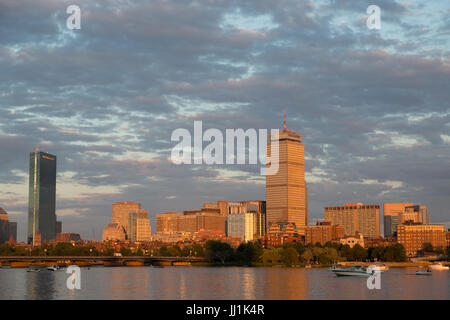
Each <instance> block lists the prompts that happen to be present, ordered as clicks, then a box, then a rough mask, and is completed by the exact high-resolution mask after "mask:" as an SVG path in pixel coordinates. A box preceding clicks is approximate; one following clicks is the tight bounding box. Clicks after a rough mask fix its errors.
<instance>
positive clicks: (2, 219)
mask: <svg viewBox="0 0 450 320" xmlns="http://www.w3.org/2000/svg"><path fill="white" fill-rule="evenodd" d="M9 225H10V222H9V217H8V213H7V212H6V211H5V210H3V209H2V208H0V244H2V243H4V242H6V241H8V240H9V237H10V230H9Z"/></svg>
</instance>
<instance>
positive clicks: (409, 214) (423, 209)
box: [399, 205, 430, 224]
mask: <svg viewBox="0 0 450 320" xmlns="http://www.w3.org/2000/svg"><path fill="white" fill-rule="evenodd" d="M408 221H410V222H414V223H421V224H430V215H429V214H428V208H427V206H424V205H412V206H408V207H405V210H404V211H403V212H402V213H401V215H400V223H399V224H403V223H405V222H408Z"/></svg>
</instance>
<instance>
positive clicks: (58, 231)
mask: <svg viewBox="0 0 450 320" xmlns="http://www.w3.org/2000/svg"><path fill="white" fill-rule="evenodd" d="M55 232H56V234H58V233H62V222H61V221H56V231H55Z"/></svg>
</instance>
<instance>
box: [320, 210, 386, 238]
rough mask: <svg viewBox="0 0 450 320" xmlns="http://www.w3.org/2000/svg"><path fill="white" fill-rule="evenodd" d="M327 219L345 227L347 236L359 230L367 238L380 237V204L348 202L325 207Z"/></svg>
mask: <svg viewBox="0 0 450 320" xmlns="http://www.w3.org/2000/svg"><path fill="white" fill-rule="evenodd" d="M324 214H325V221H328V222H331V224H333V225H340V226H343V227H344V230H345V235H346V236H353V235H355V234H356V233H357V232H359V233H362V234H363V236H364V237H366V238H379V237H380V206H379V205H364V204H362V203H346V204H345V205H344V206H338V207H325V208H324Z"/></svg>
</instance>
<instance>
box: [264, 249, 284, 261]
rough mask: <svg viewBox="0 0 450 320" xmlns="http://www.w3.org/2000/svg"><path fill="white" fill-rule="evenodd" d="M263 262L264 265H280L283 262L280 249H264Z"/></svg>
mask: <svg viewBox="0 0 450 320" xmlns="http://www.w3.org/2000/svg"><path fill="white" fill-rule="evenodd" d="M262 260H263V263H264V264H268V263H278V262H279V261H280V260H281V256H280V249H279V248H269V249H264V251H263V254H262Z"/></svg>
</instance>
